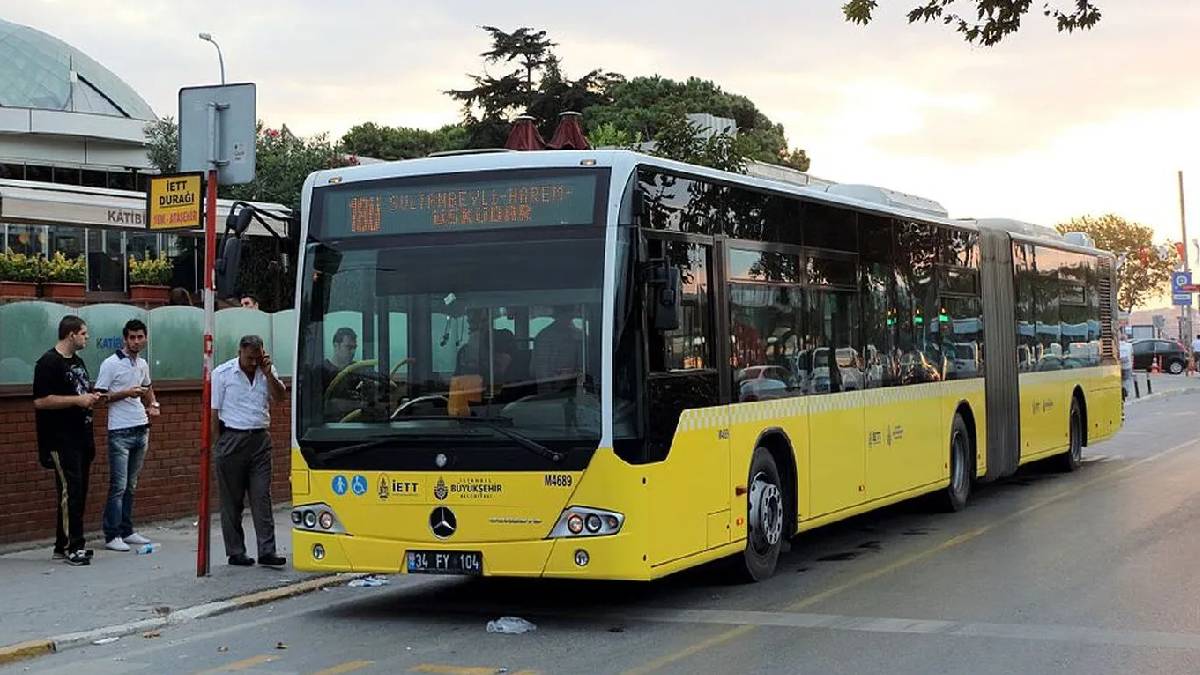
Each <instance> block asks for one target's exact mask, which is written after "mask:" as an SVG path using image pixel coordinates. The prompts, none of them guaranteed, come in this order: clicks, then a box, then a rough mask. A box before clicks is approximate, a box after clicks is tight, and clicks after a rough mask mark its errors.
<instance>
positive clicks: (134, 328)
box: [96, 319, 158, 551]
mask: <svg viewBox="0 0 1200 675" xmlns="http://www.w3.org/2000/svg"><path fill="white" fill-rule="evenodd" d="M121 334H122V336H123V337H124V339H125V346H124V348H122V349H119V350H117V353H116V354H113V355H112V356H110V357H108V358H107V359H104V362H103V363H101V364H100V374H99V375H97V376H96V390H97V391H100V392H104V394H105V397H106V398H107V399H108V501H107V502H106V503H105V505H104V518H103V525H104V541H105V543H104V548H107V549H108V550H110V551H128V550H129V545H130V544H134V545H135V546H141V545H144V544H149V543H150V540H149V539H147V538H146V537H143V536H142V535H140V534H138V533H137V532H135V531H134V529H133V492H134V490H135V489H136V488H137V481H138V473H140V472H141V470H142V462H143V461H145V459H146V446H147V444H148V443H149V440H150V419H149V418H150V417H157V416H158V401H157V400H155V398H154V390H153V389H152V388H151V387H150V366H149V364H147V363H146V359H143V358H142V357H141V356H139V354H141V352H142V350H143V349H145V348H146V324H144V323H142V322H141V321H139V320H138V319H132V320H130V321H128V322H127V323H126V324H125V327H124V328H123V329H122V330H121Z"/></svg>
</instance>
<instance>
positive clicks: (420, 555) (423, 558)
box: [405, 551, 483, 576]
mask: <svg viewBox="0 0 1200 675" xmlns="http://www.w3.org/2000/svg"><path fill="white" fill-rule="evenodd" d="M405 557H406V559H407V566H408V573H409V574H466V575H471V576H478V575H481V574H483V554H482V553H480V552H479V551H408V552H407V553H406V554H405Z"/></svg>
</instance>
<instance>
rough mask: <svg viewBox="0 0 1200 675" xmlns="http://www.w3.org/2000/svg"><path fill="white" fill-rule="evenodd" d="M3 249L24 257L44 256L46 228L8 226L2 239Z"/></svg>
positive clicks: (38, 226) (37, 226) (39, 226)
mask: <svg viewBox="0 0 1200 675" xmlns="http://www.w3.org/2000/svg"><path fill="white" fill-rule="evenodd" d="M4 248H5V250H7V251H12V252H13V253H24V254H25V255H45V254H46V227H45V226H44V225H9V226H8V234H7V235H6V236H5V238H4Z"/></svg>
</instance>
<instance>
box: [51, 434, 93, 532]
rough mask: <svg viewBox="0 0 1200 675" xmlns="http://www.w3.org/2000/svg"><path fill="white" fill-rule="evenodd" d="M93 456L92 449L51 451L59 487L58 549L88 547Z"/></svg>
mask: <svg viewBox="0 0 1200 675" xmlns="http://www.w3.org/2000/svg"><path fill="white" fill-rule="evenodd" d="M92 457H93V455H92V453H89V452H86V451H82V450H55V451H52V452H51V453H50V458H51V459H52V460H53V461H54V485H55V487H56V488H57V489H58V519H57V521H56V527H55V534H54V550H55V551H63V552H66V551H81V550H83V549H84V548H85V544H84V539H83V509H84V505H85V504H86V503H87V492H88V479H89V477H90V476H91V471H92Z"/></svg>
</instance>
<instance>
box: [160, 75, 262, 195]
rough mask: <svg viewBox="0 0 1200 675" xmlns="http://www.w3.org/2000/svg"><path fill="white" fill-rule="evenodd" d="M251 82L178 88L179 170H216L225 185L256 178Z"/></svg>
mask: <svg viewBox="0 0 1200 675" xmlns="http://www.w3.org/2000/svg"><path fill="white" fill-rule="evenodd" d="M256 122H257V120H256V119H255V88H254V83H253V82H247V83H244V84H221V85H211V86H205V87H184V88H182V89H180V90H179V170H180V171H184V172H187V171H208V170H209V169H216V170H217V182H218V183H219V184H221V185H241V184H242V183H250V182H253V181H254V162H255V145H254V141H255V136H256V129H255V125H256Z"/></svg>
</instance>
